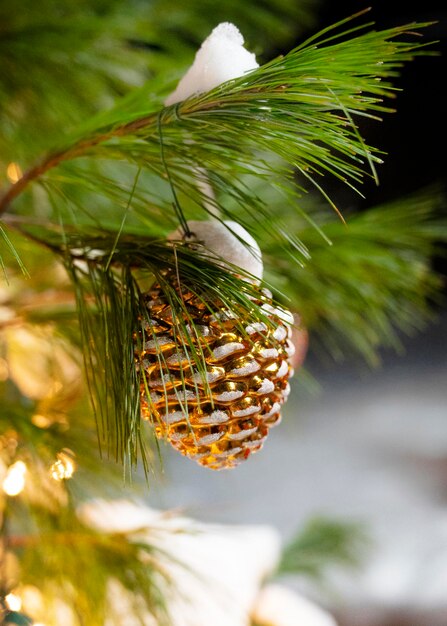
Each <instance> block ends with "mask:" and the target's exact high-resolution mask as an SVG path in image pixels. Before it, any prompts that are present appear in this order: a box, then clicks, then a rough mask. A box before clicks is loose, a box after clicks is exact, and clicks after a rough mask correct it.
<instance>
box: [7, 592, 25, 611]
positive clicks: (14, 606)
mask: <svg viewBox="0 0 447 626" xmlns="http://www.w3.org/2000/svg"><path fill="white" fill-rule="evenodd" d="M5 602H6V606H7V607H8V609H9V610H10V611H20V609H21V608H22V599H21V598H20V597H19V596H18V595H16V594H15V593H8V595H7V596H5Z"/></svg>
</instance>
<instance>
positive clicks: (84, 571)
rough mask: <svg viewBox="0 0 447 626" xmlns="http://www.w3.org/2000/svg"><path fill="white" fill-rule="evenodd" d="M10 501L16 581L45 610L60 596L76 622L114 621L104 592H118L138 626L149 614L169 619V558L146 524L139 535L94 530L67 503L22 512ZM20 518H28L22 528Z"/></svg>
mask: <svg viewBox="0 0 447 626" xmlns="http://www.w3.org/2000/svg"><path fill="white" fill-rule="evenodd" d="M13 505H14V506H12V511H11V516H12V519H11V523H12V525H13V526H12V527H14V524H18V528H19V529H20V528H22V532H20V531H19V532H18V533H17V532H15V533H14V532H13V533H12V534H11V536H10V539H9V547H10V549H11V550H12V551H13V552H15V553H17V554H20V565H21V582H22V584H23V585H32V586H34V587H37V588H38V589H39V591H40V593H42V595H43V599H44V603H45V607H46V609H47V611H48V614H49V615H51V613H52V611H53V610H54V605H55V604H57V603H58V602H61V601H62V602H63V603H64V604H65V605H66V606H67V607H68V608H69V610H70V612H71V613H72V615H73V618H74V619H75V623H76V624H79V626H81V625H82V624H85V623H86V622H85V620H88V622H89V623H93V624H102V623H104V621H106V620H111V623H116V619H117V617H116V615H114V613H113V611H114V610H115V609H116V608H117V607H116V605H115V604H114V602H112V601H111V600H112V598H111V595H110V594H111V593H115V594H116V593H117V592H118V593H121V594H122V595H123V599H124V598H127V601H128V608H129V610H130V611H131V614H132V619H137V620H138V622H139V623H141V624H142V626H143V624H145V623H146V620H147V618H148V616H149V615H150V616H153V617H154V618H155V619H156V621H157V624H162V625H167V624H168V623H169V617H168V612H167V606H166V597H167V593H168V592H169V593H171V592H172V591H173V589H172V583H171V581H170V578H169V575H168V573H167V567H166V565H168V564H169V562H170V561H171V560H173V559H172V557H170V556H169V555H167V554H166V553H165V552H164V551H163V550H162V549H160V548H158V547H157V546H156V543H155V542H154V541H153V540H152V538H151V537H150V529H146V532H145V533H144V538H143V537H142V536H139V535H138V533H124V532H123V533H109V534H107V533H98V532H95V531H94V530H92V529H91V528H89V527H88V526H86V525H85V524H84V523H82V522H81V521H79V519H77V517H76V516H75V514H74V512H73V511H72V510H71V509H70V508H68V509H56V510H53V511H51V510H48V509H47V508H45V507H39V506H33V507H31V508H30V509H29V510H28V511H26V516H25V515H24V513H25V511H23V510H21V507H20V506H18V503H13ZM23 519H27V520H28V527H27V528H26V529H23V527H22V526H21V524H22V523H23V522H22V521H23ZM30 521H31V525H29V522H30ZM10 526H11V524H10ZM24 531H25V532H24ZM140 535H141V533H140ZM112 583H113V584H114V585H115V587H114V588H113V590H112V588H111V584H112ZM117 585H118V586H117Z"/></svg>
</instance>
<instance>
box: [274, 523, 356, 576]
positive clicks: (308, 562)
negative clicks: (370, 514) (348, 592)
mask: <svg viewBox="0 0 447 626" xmlns="http://www.w3.org/2000/svg"><path fill="white" fill-rule="evenodd" d="M367 543H368V541H367V538H366V535H365V532H364V530H363V529H362V527H361V526H360V525H358V524H356V523H353V522H351V523H348V522H339V521H335V520H330V519H326V518H323V517H317V518H314V519H312V520H310V521H309V522H307V524H306V525H305V526H304V528H303V529H302V530H300V531H299V533H298V534H297V536H296V537H295V538H294V539H292V541H291V542H290V543H289V544H288V545H286V547H285V548H284V551H283V554H282V558H281V562H280V564H279V566H278V570H277V573H276V575H277V576H282V575H300V576H306V577H309V578H313V579H315V580H318V581H321V580H322V579H323V578H324V575H325V573H326V570H327V568H328V567H332V566H342V567H351V568H352V567H356V566H358V565H359V563H360V560H361V556H362V553H363V552H364V549H365V546H366V545H367Z"/></svg>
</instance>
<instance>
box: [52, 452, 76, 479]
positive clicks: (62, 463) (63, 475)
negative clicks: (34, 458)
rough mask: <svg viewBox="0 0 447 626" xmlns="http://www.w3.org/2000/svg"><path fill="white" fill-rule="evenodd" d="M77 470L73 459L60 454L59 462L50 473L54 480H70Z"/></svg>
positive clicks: (56, 462)
mask: <svg viewBox="0 0 447 626" xmlns="http://www.w3.org/2000/svg"><path fill="white" fill-rule="evenodd" d="M75 469H76V466H75V464H74V461H73V459H71V458H70V457H69V456H68V455H67V454H65V453H64V452H59V454H58V455H57V461H55V462H54V463H53V465H52V466H51V468H50V472H51V476H52V477H53V478H54V480H68V479H69V478H71V477H72V476H73V474H74V471H75Z"/></svg>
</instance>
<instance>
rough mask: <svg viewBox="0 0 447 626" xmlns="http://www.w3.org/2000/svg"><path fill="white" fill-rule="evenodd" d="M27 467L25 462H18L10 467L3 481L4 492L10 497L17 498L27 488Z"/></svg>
mask: <svg viewBox="0 0 447 626" xmlns="http://www.w3.org/2000/svg"><path fill="white" fill-rule="evenodd" d="M25 475H26V465H25V463H24V462H23V461H16V462H15V463H13V464H12V465H10V466H9V467H8V471H7V472H6V476H5V478H4V480H3V484H2V487H3V491H4V492H5V493H6V495H8V496H17V495H19V493H20V492H21V491H23V488H24V487H25Z"/></svg>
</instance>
